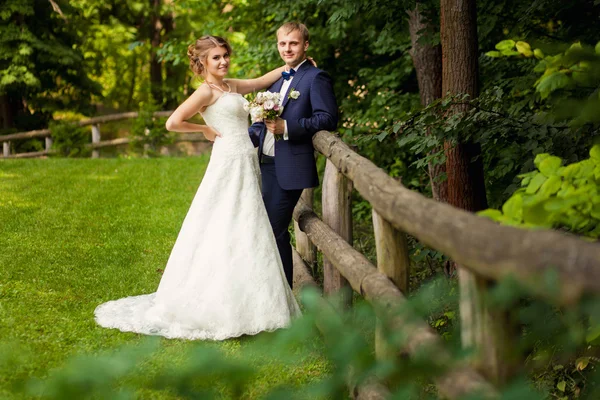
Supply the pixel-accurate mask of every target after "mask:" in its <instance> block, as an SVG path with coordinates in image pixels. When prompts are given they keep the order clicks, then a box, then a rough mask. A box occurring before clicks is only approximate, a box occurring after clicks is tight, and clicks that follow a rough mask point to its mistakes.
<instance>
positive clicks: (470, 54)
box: [440, 0, 487, 211]
mask: <svg viewBox="0 0 600 400" xmlns="http://www.w3.org/2000/svg"><path fill="white" fill-rule="evenodd" d="M440 6H441V19H440V23H441V29H440V38H441V43H442V93H445V94H446V93H449V94H451V95H457V94H468V95H469V96H470V98H475V97H477V96H478V94H479V93H478V92H479V88H478V70H479V68H478V57H477V14H476V10H475V0H442V1H441V3H440ZM467 107H468V106H467V105H456V106H454V107H453V108H452V110H451V111H450V114H456V113H461V112H464V111H466V110H467ZM444 148H445V153H446V158H447V159H446V172H447V175H448V202H449V203H450V204H452V205H453V206H456V207H459V208H462V209H465V210H468V211H479V210H482V209H484V208H487V199H486V195H485V181H484V179H483V163H482V160H481V147H480V146H479V145H478V144H475V143H457V144H456V145H453V144H451V143H449V142H446V143H445V145H444Z"/></svg>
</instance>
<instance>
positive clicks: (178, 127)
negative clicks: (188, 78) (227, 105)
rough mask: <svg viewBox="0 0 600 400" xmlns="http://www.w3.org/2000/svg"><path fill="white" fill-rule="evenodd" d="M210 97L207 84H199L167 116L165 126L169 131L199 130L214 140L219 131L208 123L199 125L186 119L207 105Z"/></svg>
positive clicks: (210, 93)
mask: <svg viewBox="0 0 600 400" xmlns="http://www.w3.org/2000/svg"><path fill="white" fill-rule="evenodd" d="M211 99H212V90H211V89H210V87H208V85H201V86H200V87H199V88H198V89H196V90H195V91H194V93H192V95H191V96H190V97H188V98H187V99H186V100H185V101H184V102H183V103H181V105H180V106H179V107H177V109H176V110H175V111H173V114H171V116H170V117H169V119H168V120H167V123H166V124H165V127H166V128H167V130H168V131H171V132H201V133H202V134H204V136H205V137H206V138H207V139H208V140H210V141H214V140H215V137H216V136H221V134H220V133H219V132H217V131H216V130H214V129H213V128H211V127H210V126H208V125H200V124H196V123H193V122H187V121H186V120H188V119H190V118H192V117H193V116H194V114H196V113H197V112H198V111H200V110H201V109H202V108H203V107H206V106H208V105H209V104H210V103H209V102H210V100H211Z"/></svg>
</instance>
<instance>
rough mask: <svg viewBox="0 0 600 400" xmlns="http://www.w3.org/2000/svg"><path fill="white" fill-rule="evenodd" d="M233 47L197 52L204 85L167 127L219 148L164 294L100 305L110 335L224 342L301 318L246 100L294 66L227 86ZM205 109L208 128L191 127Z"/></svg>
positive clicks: (213, 45) (204, 42)
mask: <svg viewBox="0 0 600 400" xmlns="http://www.w3.org/2000/svg"><path fill="white" fill-rule="evenodd" d="M230 55H231V47H230V46H229V44H228V43H227V42H226V41H225V40H224V39H223V38H220V37H217V36H203V37H201V38H200V39H198V40H197V41H196V42H195V43H194V44H192V45H190V47H189V48H188V57H189V59H190V66H191V68H192V70H193V71H194V73H195V74H197V75H201V76H202V77H203V78H204V83H203V84H202V85H201V86H200V87H199V88H198V89H197V90H196V91H195V92H194V93H193V94H192V95H191V96H190V97H189V98H188V99H187V100H185V101H184V102H183V103H182V104H181V105H180V106H179V107H178V108H177V109H176V110H175V112H173V114H172V115H171V117H170V118H169V120H168V121H167V125H166V126H167V129H168V130H170V131H175V132H202V133H203V134H204V135H205V136H206V138H207V139H209V140H211V141H214V145H213V149H212V153H211V156H210V162H209V164H208V167H207V169H206V173H205V175H204V178H203V179H202V182H201V184H200V187H199V188H198V191H197V193H196V195H195V197H194V200H193V201H192V205H191V206H190V209H189V211H188V213H187V215H186V217H185V220H184V221H183V225H182V226H181V230H180V232H179V235H178V237H177V240H176V242H175V245H174V247H173V250H172V252H171V255H170V257H169V260H168V262H167V266H166V268H165V271H164V273H163V276H162V279H161V281H160V284H159V286H158V289H157V291H156V292H155V293H152V294H145V295H140V296H132V297H126V298H123V299H119V300H114V301H109V302H107V303H104V304H101V305H99V306H98V307H97V308H96V310H95V312H94V314H95V319H96V322H97V323H98V324H99V325H101V326H103V327H107V328H117V329H119V330H121V331H127V332H137V333H143V334H148V335H160V336H164V337H167V338H183V339H210V340H223V339H227V338H231V337H237V336H241V335H253V334H256V333H258V332H261V331H273V330H275V329H278V328H283V327H286V326H288V325H289V324H290V321H291V319H292V318H293V317H294V316H296V315H299V313H300V311H299V308H298V304H297V303H296V300H295V298H294V295H293V294H292V291H291V289H290V287H289V285H288V283H287V281H286V278H285V275H284V272H283V266H282V263H281V259H280V256H279V252H278V250H277V244H276V242H275V237H274V235H273V231H272V229H271V225H270V224H269V219H268V217H267V212H266V210H265V206H264V203H263V200H262V195H261V188H260V169H259V165H258V156H257V152H256V149H255V148H254V145H253V144H252V142H251V140H250V137H249V135H248V112H247V111H246V110H245V109H244V106H245V105H246V103H247V101H246V99H245V98H244V97H242V95H243V94H246V93H250V92H252V91H255V90H261V89H266V88H268V87H269V86H270V85H271V84H273V83H274V82H275V81H276V80H277V79H278V78H279V77H280V76H281V72H282V71H283V70H284V67H280V68H278V69H276V70H273V71H271V72H269V73H267V74H265V75H264V76H262V77H260V78H257V79H247V80H238V79H227V80H226V79H225V76H226V75H227V71H228V69H229V63H230ZM197 112H200V113H201V114H202V117H203V118H204V121H205V122H206V125H199V124H195V123H191V122H186V120H187V119H189V118H191V117H192V116H193V115H194V114H196V113H197Z"/></svg>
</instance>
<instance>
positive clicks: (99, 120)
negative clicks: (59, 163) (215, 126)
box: [0, 111, 206, 158]
mask: <svg viewBox="0 0 600 400" xmlns="http://www.w3.org/2000/svg"><path fill="white" fill-rule="evenodd" d="M172 113H173V111H157V112H155V113H154V116H155V117H158V118H162V117H168V116H170V115H171V114H172ZM137 117H138V112H137V111H134V112H126V113H120V114H111V115H103V116H100V117H94V118H89V119H85V120H82V121H79V122H75V124H77V125H79V126H90V125H91V143H90V144H89V145H88V146H89V147H90V148H91V149H92V158H98V157H99V156H100V153H99V151H98V149H100V148H103V147H113V146H119V145H123V144H128V143H131V142H132V141H133V139H131V138H117V139H112V140H105V141H102V140H101V133H100V125H101V124H105V123H107V122H114V121H122V120H126V119H133V118H137ZM36 138H45V150H43V151H35V152H29V153H18V154H11V153H10V143H11V142H12V141H16V140H27V139H36ZM205 141H206V138H205V137H204V135H202V134H195V133H183V134H178V135H177V137H176V138H175V142H205ZM0 143H2V155H3V157H4V158H35V157H43V156H48V155H50V154H53V153H55V150H54V149H52V144H53V141H52V132H50V129H40V130H35V131H28V132H19V133H13V134H10V135H3V136H0Z"/></svg>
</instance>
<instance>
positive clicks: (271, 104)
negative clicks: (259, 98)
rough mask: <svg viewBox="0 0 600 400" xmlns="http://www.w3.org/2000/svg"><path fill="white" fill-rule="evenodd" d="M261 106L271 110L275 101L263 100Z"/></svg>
mask: <svg viewBox="0 0 600 400" xmlns="http://www.w3.org/2000/svg"><path fill="white" fill-rule="evenodd" d="M263 107H264V109H265V110H272V109H273V107H275V102H274V101H273V100H267V101H265V102H264V104H263Z"/></svg>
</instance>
